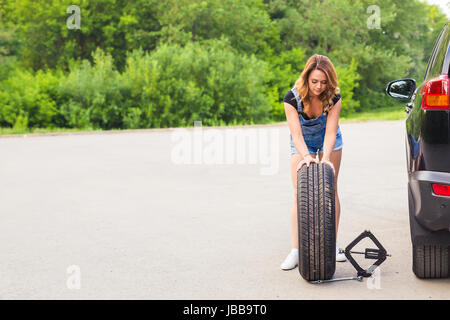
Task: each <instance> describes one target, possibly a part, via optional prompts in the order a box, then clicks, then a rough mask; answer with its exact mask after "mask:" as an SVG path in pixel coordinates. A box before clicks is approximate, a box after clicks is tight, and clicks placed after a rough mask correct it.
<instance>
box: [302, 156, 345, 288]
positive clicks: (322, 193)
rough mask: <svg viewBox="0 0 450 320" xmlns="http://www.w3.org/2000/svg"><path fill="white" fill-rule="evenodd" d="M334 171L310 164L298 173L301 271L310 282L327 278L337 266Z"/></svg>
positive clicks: (327, 167) (327, 166) (321, 165)
mask: <svg viewBox="0 0 450 320" xmlns="http://www.w3.org/2000/svg"><path fill="white" fill-rule="evenodd" d="M334 200H335V199H334V174H333V170H332V168H331V167H330V166H329V165H327V164H323V163H321V164H315V163H311V164H310V165H309V167H307V166H306V165H304V166H303V167H302V168H301V169H300V170H299V171H298V172H297V204H298V205H297V218H298V220H297V221H298V240H299V264H298V267H299V272H300V274H301V276H302V277H303V278H304V279H305V280H308V281H312V280H328V279H331V278H332V277H333V274H334V272H335V269H336V229H335V224H336V221H335V203H334Z"/></svg>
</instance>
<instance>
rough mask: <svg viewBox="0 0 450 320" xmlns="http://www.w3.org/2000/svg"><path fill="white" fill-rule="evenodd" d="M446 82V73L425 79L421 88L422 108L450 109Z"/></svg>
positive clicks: (447, 81)
mask: <svg viewBox="0 0 450 320" xmlns="http://www.w3.org/2000/svg"><path fill="white" fill-rule="evenodd" d="M448 84H449V79H448V75H447V74H444V75H440V76H439V77H437V78H434V79H431V80H429V81H427V82H426V83H425V85H424V86H423V89H422V109H426V110H442V109H446V110H450V105H449V93H448Z"/></svg>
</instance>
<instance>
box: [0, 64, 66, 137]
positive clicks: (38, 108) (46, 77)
mask: <svg viewBox="0 0 450 320" xmlns="http://www.w3.org/2000/svg"><path fill="white" fill-rule="evenodd" d="M59 77H60V75H59V74H58V73H57V72H56V73H54V72H52V71H41V70H40V71H38V72H37V73H36V74H33V73H32V72H30V71H26V70H16V71H15V72H14V74H13V75H12V76H11V77H9V78H8V79H7V80H4V81H2V82H1V84H0V125H1V126H5V127H11V126H14V127H16V128H21V129H23V128H24V127H29V128H33V127H52V126H54V121H55V117H56V116H57V114H58V108H57V103H56V100H57V97H56V87H57V84H58V81H59Z"/></svg>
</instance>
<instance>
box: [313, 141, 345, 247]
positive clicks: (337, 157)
mask: <svg viewBox="0 0 450 320" xmlns="http://www.w3.org/2000/svg"><path fill="white" fill-rule="evenodd" d="M322 157H323V153H319V160H322ZM341 158H342V149H339V150H334V151H332V152H331V155H330V161H331V163H332V164H333V166H334V170H335V172H336V175H335V177H334V199H335V212H336V239H337V234H338V227H339V218H340V215H341V203H340V202H339V196H338V191H337V190H338V188H337V181H338V174H339V168H340V167H341Z"/></svg>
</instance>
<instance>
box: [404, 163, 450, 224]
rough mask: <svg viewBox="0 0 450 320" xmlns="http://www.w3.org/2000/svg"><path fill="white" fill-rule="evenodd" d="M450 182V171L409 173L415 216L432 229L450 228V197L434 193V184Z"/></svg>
mask: <svg viewBox="0 0 450 320" xmlns="http://www.w3.org/2000/svg"><path fill="white" fill-rule="evenodd" d="M433 183H438V184H449V185H450V173H447V172H436V171H415V172H413V173H411V174H410V175H409V187H410V191H411V196H412V199H411V201H412V205H411V207H410V210H411V209H412V210H413V216H414V217H415V219H416V220H417V222H418V223H419V224H421V225H422V226H423V227H425V228H426V229H428V230H431V231H437V230H443V229H447V230H448V229H449V228H450V197H446V196H438V195H435V194H434V193H433V190H432V186H431V185H432V184H433Z"/></svg>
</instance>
